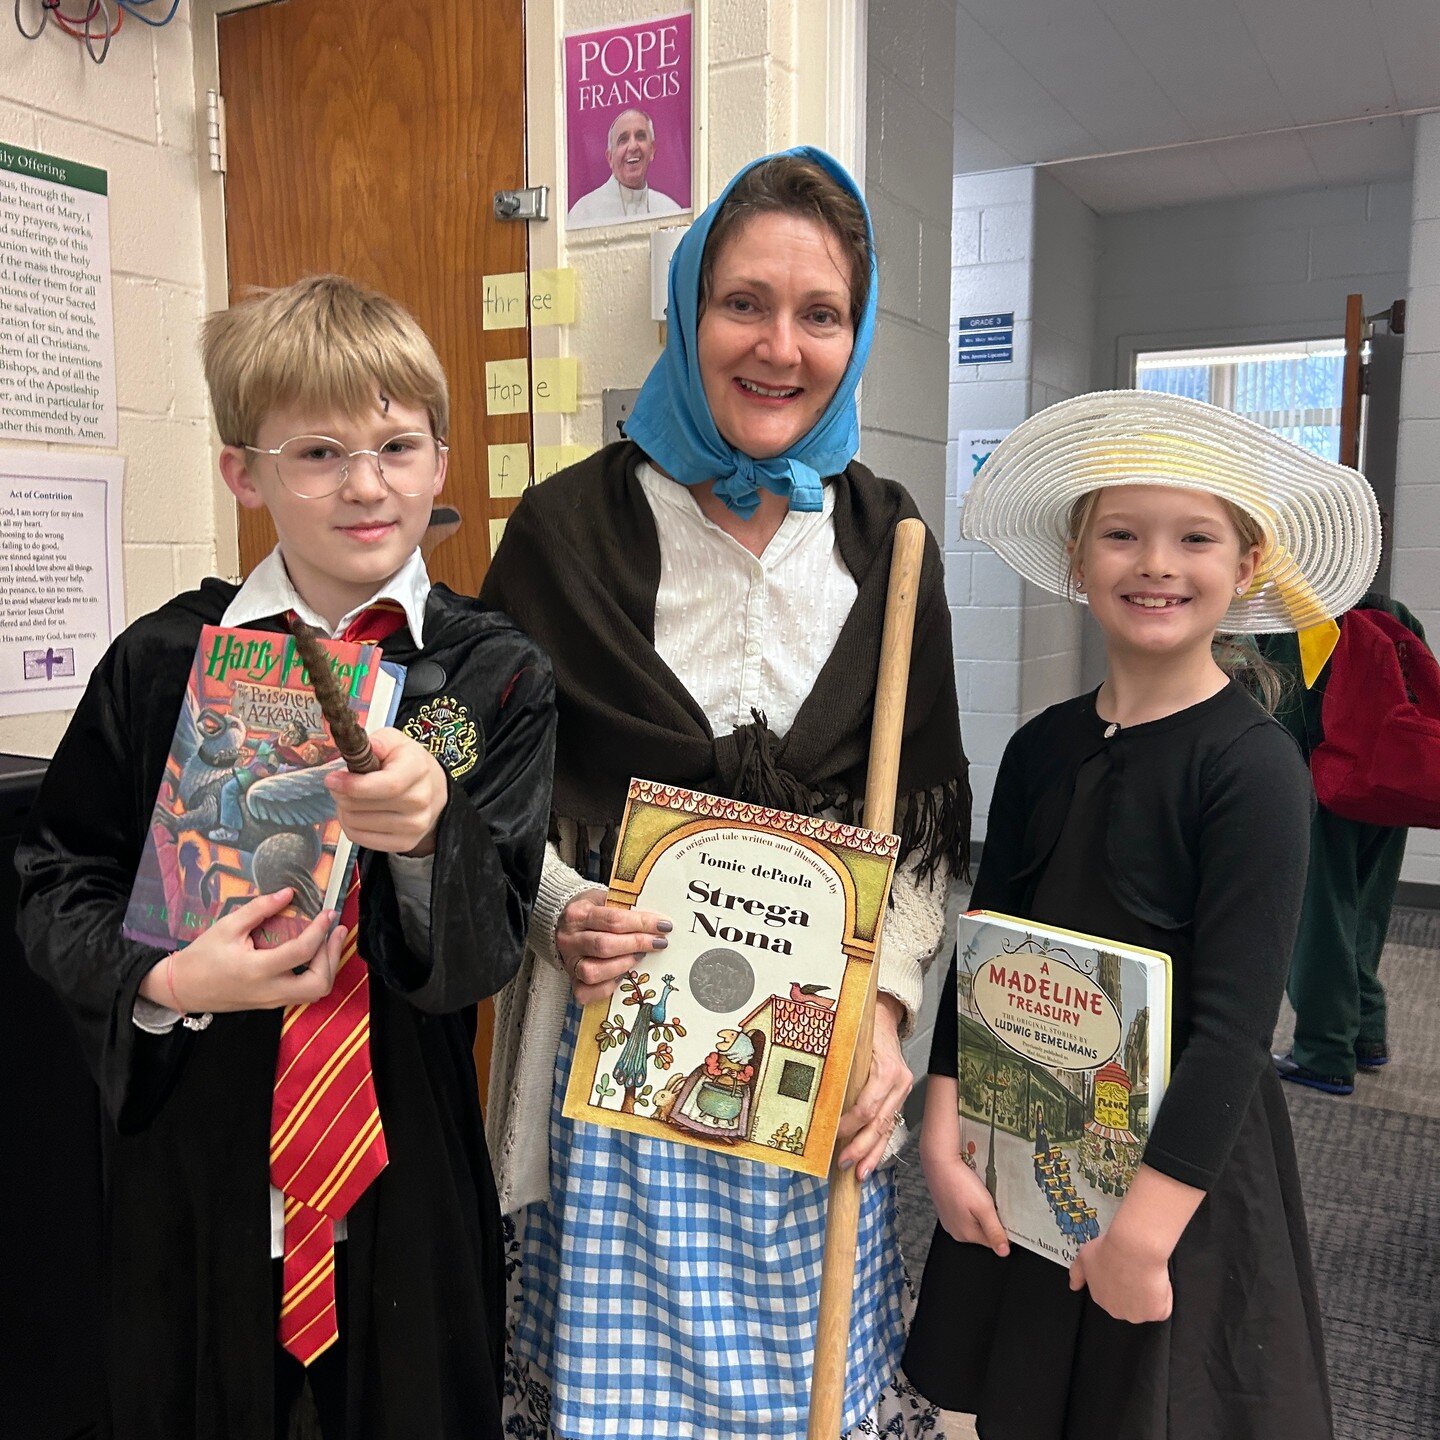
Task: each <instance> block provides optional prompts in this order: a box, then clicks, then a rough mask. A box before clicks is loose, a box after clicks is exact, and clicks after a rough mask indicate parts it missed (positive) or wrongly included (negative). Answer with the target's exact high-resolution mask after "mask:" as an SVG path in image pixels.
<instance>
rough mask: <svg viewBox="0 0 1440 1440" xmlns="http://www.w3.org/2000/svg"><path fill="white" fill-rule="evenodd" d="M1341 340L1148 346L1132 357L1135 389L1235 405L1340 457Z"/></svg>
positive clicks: (1308, 446) (1314, 449) (1313, 448)
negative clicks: (1180, 347) (1194, 347)
mask: <svg viewBox="0 0 1440 1440" xmlns="http://www.w3.org/2000/svg"><path fill="white" fill-rule="evenodd" d="M1344 369H1345V342H1344V341H1343V340H1300V341H1287V342H1283V343H1281V344H1276V345H1215V346H1207V347H1206V348H1204V349H1202V350H1150V351H1144V352H1142V353H1140V354H1139V355H1137V356H1136V357H1135V386H1136V388H1137V389H1139V390H1158V391H1162V392H1164V393H1165V394H1167V395H1188V396H1189V397H1190V398H1191V399H1193V400H1207V401H1209V403H1210V404H1212V405H1218V406H1220V408H1221V409H1222V410H1232V411H1234V412H1235V413H1236V414H1237V415H1243V416H1245V418H1246V419H1247V420H1254V421H1255V422H1256V423H1257V424H1259V425H1263V426H1264V427H1265V428H1266V429H1267V430H1273V431H1274V432H1275V433H1276V434H1277V435H1283V436H1284V437H1285V439H1287V440H1289V441H1291V442H1293V443H1294V444H1296V445H1298V446H1300V448H1301V449H1302V450H1308V451H1310V453H1311V454H1312V455H1319V456H1321V457H1322V458H1323V459H1326V460H1339V458H1340V387H1341V380H1342V375H1343V372H1344Z"/></svg>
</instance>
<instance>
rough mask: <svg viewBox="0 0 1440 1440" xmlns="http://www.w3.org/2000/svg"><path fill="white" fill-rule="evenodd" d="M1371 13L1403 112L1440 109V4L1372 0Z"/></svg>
mask: <svg viewBox="0 0 1440 1440" xmlns="http://www.w3.org/2000/svg"><path fill="white" fill-rule="evenodd" d="M1370 9H1371V10H1372V11H1373V12H1374V15H1375V29H1376V32H1377V34H1378V36H1379V40H1380V46H1381V49H1382V50H1383V51H1384V52H1385V63H1386V65H1387V66H1388V67H1389V71H1390V76H1391V79H1392V80H1393V81H1394V83H1395V91H1396V94H1397V95H1398V96H1399V98H1400V106H1401V108H1402V109H1405V110H1418V109H1421V108H1423V107H1425V106H1427V105H1440V4H1437V3H1436V0H1370Z"/></svg>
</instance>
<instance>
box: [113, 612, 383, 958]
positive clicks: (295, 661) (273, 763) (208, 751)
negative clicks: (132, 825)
mask: <svg viewBox="0 0 1440 1440" xmlns="http://www.w3.org/2000/svg"><path fill="white" fill-rule="evenodd" d="M320 643H321V644H322V645H323V646H324V648H325V651H326V653H327V654H328V655H329V658H330V665H331V669H332V671H333V672H334V674H335V677H336V679H337V680H338V681H339V682H340V685H341V687H342V689H343V690H344V693H345V696H346V699H347V700H348V702H349V704H350V707H351V709H352V710H353V711H354V712H355V714H356V716H357V718H358V719H359V721H360V723H361V724H362V725H363V726H364V727H365V728H366V729H367V730H375V729H379V728H380V727H381V726H384V725H388V724H389V723H390V721H391V720H392V719H393V718H394V716H395V712H396V710H397V708H398V707H399V703H400V691H401V688H402V685H403V681H404V670H403V669H402V668H401V667H400V666H397V665H392V664H388V663H385V662H383V661H382V659H381V655H380V650H379V647H378V646H375V645H357V644H350V643H347V642H344V641H339V640H322V641H321V642H320ZM343 768H344V761H343V760H341V759H340V756H339V752H338V751H337V750H336V748H335V745H334V743H333V741H332V740H331V738H330V733H329V730H328V728H327V726H326V724H325V720H324V717H323V716H322V715H321V713H320V706H319V703H318V702H317V701H316V699H315V696H314V694H313V692H312V691H311V689H310V685H309V677H308V675H307V673H306V670H305V667H304V665H303V664H302V663H301V661H300V658H299V656H298V655H297V654H296V651H295V641H294V639H293V638H292V637H291V636H289V635H283V634H278V633H275V632H272V631H265V630H227V629H223V628H221V627H219V626H216V625H207V626H206V627H205V628H204V630H202V631H201V633H200V643H199V645H198V646H197V647H196V650H195V660H194V663H193V664H192V666H191V669H190V680H189V683H188V684H187V685H186V687H185V697H184V699H183V700H182V701H181V704H180V715H179V719H178V720H177V721H176V724H175V736H174V739H173V740H172V741H171V744H170V755H169V758H168V759H167V761H166V765H165V776H164V779H163V780H162V781H161V785H160V793H159V795H158V796H157V797H156V800H155V810H154V812H153V814H152V816H151V821H150V833H149V837H148V839H147V841H146V845H145V850H144V853H143V854H142V855H141V858H140V868H139V871H138V873H137V874H136V876H135V886H134V889H133V890H132V891H131V893H130V904H129V907H128V909H127V910H126V912H125V921H124V924H123V926H122V929H123V932H124V934H125V935H126V936H128V937H129V938H130V939H132V940H140V941H142V942H144V943H145V944H148V945H157V946H159V947H160V948H161V949H163V950H175V949H178V948H179V947H180V946H182V945H187V944H189V942H190V941H192V940H194V939H195V938H196V937H197V936H199V935H201V934H203V933H204V932H205V931H206V930H207V929H209V927H210V926H211V925H212V924H214V922H215V921H216V920H217V919H219V918H220V916H222V915H225V914H227V913H229V912H230V911H231V910H233V909H235V908H236V907H237V906H240V905H243V904H244V903H245V902H246V901H247V900H252V899H254V897H255V896H256V895H262V894H270V893H273V892H274V891H276V890H279V889H282V888H283V887H285V886H290V887H291V888H293V889H294V891H295V899H294V901H293V902H292V903H291V905H289V906H288V907H287V908H286V909H285V910H283V911H282V912H281V913H280V914H279V915H277V916H275V917H274V918H273V919H271V920H270V921H268V922H267V923H266V925H265V927H264V929H263V931H261V932H259V933H258V934H257V941H258V942H260V943H264V944H266V945H278V944H281V943H282V942H284V941H285V940H288V939H290V938H292V937H293V936H295V935H298V934H299V933H300V931H301V930H303V929H304V927H305V926H306V925H307V924H308V923H309V922H310V920H312V919H313V918H314V917H315V916H316V915H318V914H319V913H320V912H321V911H322V910H326V909H339V908H340V905H341V903H342V902H343V900H344V896H345V887H346V885H347V884H348V881H349V872H350V868H351V863H352V860H353V847H352V845H351V842H350V840H349V838H348V837H347V836H346V835H345V833H344V831H343V830H341V828H340V821H339V818H338V816H337V815H336V813H335V802H334V800H333V798H332V797H331V795H330V792H329V790H328V789H327V788H326V786H325V780H326V777H327V776H328V775H330V774H331V773H332V772H334V771H336V770H340V769H343Z"/></svg>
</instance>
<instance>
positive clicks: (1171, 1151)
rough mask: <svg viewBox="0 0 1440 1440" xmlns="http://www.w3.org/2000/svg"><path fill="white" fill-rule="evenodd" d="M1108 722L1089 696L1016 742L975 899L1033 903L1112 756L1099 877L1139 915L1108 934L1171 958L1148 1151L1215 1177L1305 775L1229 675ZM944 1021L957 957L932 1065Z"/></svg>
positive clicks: (1261, 1006) (1289, 924) (1050, 714)
mask: <svg viewBox="0 0 1440 1440" xmlns="http://www.w3.org/2000/svg"><path fill="white" fill-rule="evenodd" d="M1103 729H1104V726H1103V722H1101V721H1100V719H1099V718H1098V716H1097V714H1096V710H1095V696H1094V694H1093V693H1092V694H1088V695H1082V696H1079V697H1077V698H1076V699H1074V700H1068V701H1066V702H1065V703H1064V704H1061V705H1055V706H1052V707H1051V708H1050V709H1049V710H1046V711H1045V712H1043V713H1042V714H1040V715H1038V716H1036V717H1035V719H1033V720H1032V721H1030V722H1029V724H1027V725H1025V726H1024V727H1023V728H1022V729H1021V730H1019V731H1018V732H1017V733H1016V734H1015V736H1014V737H1013V738H1012V739H1011V741H1010V743H1009V745H1008V746H1007V747H1006V750H1005V755H1004V758H1003V760H1002V761H1001V763H1000V770H999V774H998V775H997V777H996V781H995V794H994V798H993V799H992V801H991V803H990V818H989V827H988V832H987V834H986V838H985V848H984V853H983V856H982V858H981V862H980V872H979V875H978V877H977V879H976V882H975V889H974V892H973V894H972V897H971V904H972V906H973V907H974V908H976V909H985V910H998V911H1001V912H1003V913H1006V914H1011V915H1016V916H1020V917H1025V916H1027V915H1028V914H1029V906H1030V903H1031V900H1032V899H1033V897H1034V894H1035V888H1036V885H1037V883H1038V880H1039V877H1040V875H1041V873H1042V872H1043V870H1044V867H1045V864H1046V862H1047V861H1048V860H1049V857H1050V854H1051V852H1052V851H1053V849H1054V848H1055V843H1056V841H1057V840H1058V839H1059V837H1060V832H1061V829H1062V827H1063V826H1064V823H1065V818H1066V815H1067V813H1068V811H1069V808H1070V802H1071V796H1072V793H1073V789H1074V783H1075V775H1076V772H1077V771H1078V769H1079V768H1080V766H1081V765H1082V764H1083V763H1084V762H1085V761H1086V760H1087V759H1089V758H1090V757H1092V756H1094V755H1096V754H1097V753H1099V752H1101V751H1104V752H1106V754H1107V755H1108V757H1109V765H1110V772H1109V775H1108V776H1107V777H1106V780H1105V783H1104V786H1103V787H1102V792H1101V800H1100V803H1102V804H1105V805H1107V806H1108V809H1109V816H1108V821H1107V822H1106V825H1105V836H1106V838H1105V846H1104V854H1103V855H1101V856H1097V857H1096V864H1097V879H1098V880H1100V881H1101V882H1102V883H1104V884H1107V885H1108V886H1109V888H1110V891H1111V892H1112V893H1113V895H1114V898H1115V901H1116V902H1118V906H1119V907H1120V908H1121V909H1122V910H1123V912H1124V915H1125V916H1126V918H1127V919H1129V920H1133V922H1134V923H1133V928H1132V929H1131V930H1130V932H1129V933H1127V934H1115V935H1113V936H1112V938H1113V939H1116V940H1124V941H1129V942H1130V943H1132V944H1139V945H1148V946H1152V947H1153V948H1156V949H1160V950H1164V951H1166V952H1167V953H1168V954H1169V955H1170V956H1171V957H1172V960H1173V961H1174V992H1175V993H1174V999H1173V1004H1172V1011H1171V1054H1172V1057H1173V1058H1172V1066H1173V1068H1172V1073H1171V1078H1170V1085H1169V1088H1168V1090H1167V1091H1166V1094H1165V1098H1164V1101H1163V1102H1162V1104H1161V1107H1160V1113H1159V1115H1158V1116H1157V1117H1156V1121H1155V1125H1154V1128H1153V1130H1152V1131H1151V1135H1150V1140H1149V1143H1148V1145H1147V1147H1146V1151H1145V1161H1146V1163H1147V1164H1149V1165H1151V1166H1152V1167H1153V1168H1154V1169H1156V1170H1160V1171H1162V1172H1163V1173H1165V1174H1167V1175H1170V1176H1172V1177H1173V1178H1175V1179H1177V1180H1180V1181H1182V1182H1183V1183H1185V1184H1187V1185H1194V1186H1196V1187H1198V1188H1200V1189H1209V1188H1210V1187H1211V1186H1212V1185H1213V1184H1214V1181H1215V1179H1216V1177H1217V1175H1218V1174H1219V1172H1220V1170H1221V1168H1222V1167H1223V1165H1224V1163H1225V1160H1226V1157H1227V1156H1228V1155H1229V1153H1230V1148H1231V1146H1232V1145H1233V1143H1234V1140H1235V1136H1236V1134H1237V1132H1238V1130H1239V1128H1240V1124H1241V1122H1242V1120H1243V1118H1244V1115H1245V1112H1246V1109H1247V1107H1248V1105H1249V1103H1250V1100H1251V1098H1252V1096H1253V1094H1254V1091H1255V1085H1256V1083H1257V1081H1258V1080H1259V1078H1260V1076H1261V1074H1262V1072H1263V1071H1264V1069H1265V1067H1267V1066H1268V1065H1269V1064H1270V1042H1271V1038H1272V1034H1273V1031H1274V1028H1275V1020H1276V1016H1277V1014H1278V1012H1279V1006H1280V995H1281V992H1282V990H1283V989H1284V985H1285V977H1286V974H1287V971H1288V969H1289V963H1290V952H1291V948H1292V946H1293V944H1294V939H1295V930H1296V926H1297V924H1298V921H1299V914H1300V902H1301V898H1302V896H1303V894H1304V889H1305V873H1306V868H1307V865H1308V862H1309V823H1310V814H1311V810H1312V807H1313V803H1314V800H1313V791H1312V789H1311V785H1310V777H1309V773H1308V771H1307V770H1306V768H1305V765H1304V763H1303V761H1302V760H1301V758H1300V755H1299V752H1298V751H1297V749H1296V746H1295V742H1294V740H1293V739H1292V738H1291V737H1290V736H1289V735H1288V734H1286V732H1285V730H1284V729H1283V727H1282V726H1280V725H1279V724H1277V723H1276V722H1275V721H1274V720H1272V719H1271V718H1270V717H1269V716H1268V715H1267V714H1266V713H1265V711H1264V710H1263V709H1261V707H1260V706H1259V705H1258V704H1257V703H1256V701H1255V700H1254V699H1253V698H1252V697H1251V696H1250V695H1249V694H1248V693H1247V692H1246V691H1245V690H1243V689H1242V688H1241V687H1240V686H1239V685H1237V684H1235V683H1233V682H1232V683H1231V684H1230V685H1229V686H1227V687H1226V688H1225V689H1223V690H1221V691H1220V692H1219V693H1218V694H1217V695H1215V696H1212V697H1211V698H1210V699H1209V700H1205V701H1202V702H1201V703H1200V704H1198V705H1193V706H1190V707H1189V708H1188V709H1185V710H1182V711H1179V712H1178V713H1176V714H1174V715H1168V716H1166V717H1165V718H1164V719H1161V720H1155V721H1152V722H1150V723H1149V724H1145V725H1136V726H1131V727H1127V728H1125V729H1123V730H1121V731H1119V732H1118V733H1117V734H1116V735H1115V737H1114V738H1113V739H1111V740H1105V739H1104V738H1103V733H1102V732H1103ZM1076 928H1086V927H1084V926H1077V927H1076ZM956 1026H957V1022H956V980H955V963H954V961H953V960H952V962H951V966H950V975H949V979H948V980H947V982H946V987H945V993H944V996H943V998H942V1000H941V1003H940V1013H939V1016H938V1018H937V1020H936V1025H935V1037H934V1042H933V1046H932V1049H931V1055H930V1072H931V1074H935V1075H954V1074H955V1071H956V1054H955V1051H956Z"/></svg>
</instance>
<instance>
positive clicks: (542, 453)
mask: <svg viewBox="0 0 1440 1440" xmlns="http://www.w3.org/2000/svg"><path fill="white" fill-rule="evenodd" d="M594 453H595V452H594V451H593V450H592V449H591V448H590V447H589V446H588V445H537V446H536V447H535V483H536V484H537V485H538V484H539V483H540V481H542V480H548V479H549V478H550V477H551V476H552V475H554V474H555V473H556V472H557V471H560V470H564V469H565V468H566V467H567V466H569V465H578V464H579V463H580V461H582V460H584V459H585V458H586V456H588V455H593V454H594Z"/></svg>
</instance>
